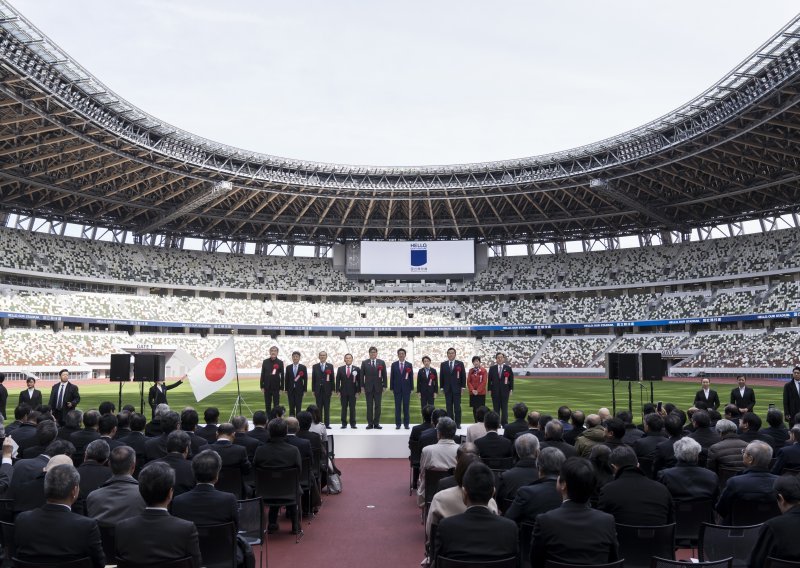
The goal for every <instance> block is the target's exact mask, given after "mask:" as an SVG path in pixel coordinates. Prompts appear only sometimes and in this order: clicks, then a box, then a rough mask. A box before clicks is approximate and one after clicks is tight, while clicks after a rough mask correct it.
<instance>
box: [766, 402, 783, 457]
mask: <svg viewBox="0 0 800 568" xmlns="http://www.w3.org/2000/svg"><path fill="white" fill-rule="evenodd" d="M767 424H769V427H768V428H764V429H763V430H762V431H761V432H762V433H763V434H766V435H768V436H770V437H771V438H772V444H771V445H772V447H773V449H774V450H775V451H778V448H782V447H783V446H784V445H786V442H788V441H789V430H788V429H787V428H786V425H785V424H784V423H783V414H782V413H781V411H780V410H778V409H777V408H771V409H770V410H768V411H767Z"/></svg>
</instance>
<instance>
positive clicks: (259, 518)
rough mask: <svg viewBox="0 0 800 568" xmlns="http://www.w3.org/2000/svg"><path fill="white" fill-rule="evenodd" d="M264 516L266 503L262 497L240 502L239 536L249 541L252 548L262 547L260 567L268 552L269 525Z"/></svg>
mask: <svg viewBox="0 0 800 568" xmlns="http://www.w3.org/2000/svg"><path fill="white" fill-rule="evenodd" d="M265 521H266V517H265V516H264V503H263V502H262V501H261V497H255V498H253V499H244V500H242V501H239V536H241V537H242V538H244V539H245V540H246V541H247V544H249V545H250V546H261V554H260V555H259V557H258V565H259V566H261V565H262V559H263V557H264V552H266V549H267V546H266V542H267V539H266V535H267V524H266V522H265Z"/></svg>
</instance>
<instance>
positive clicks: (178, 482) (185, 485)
mask: <svg viewBox="0 0 800 568" xmlns="http://www.w3.org/2000/svg"><path fill="white" fill-rule="evenodd" d="M154 461H160V462H164V463H166V464H167V465H169V466H170V467H171V468H172V469H173V470H174V471H175V486H174V488H173V493H174V496H175V497H177V496H178V495H182V494H184V493H186V492H187V491H191V490H192V488H193V487H194V486H195V480H194V471H192V462H190V461H189V460H187V459H186V458H185V457H183V454H179V453H178V452H170V453H168V454H167V455H165V456H164V457H163V458H158V459H157V460H154Z"/></svg>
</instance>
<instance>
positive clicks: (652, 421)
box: [631, 412, 666, 469]
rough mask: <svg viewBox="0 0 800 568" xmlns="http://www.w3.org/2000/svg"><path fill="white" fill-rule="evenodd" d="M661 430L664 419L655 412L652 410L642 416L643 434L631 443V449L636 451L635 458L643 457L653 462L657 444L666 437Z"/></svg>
mask: <svg viewBox="0 0 800 568" xmlns="http://www.w3.org/2000/svg"><path fill="white" fill-rule="evenodd" d="M663 430H664V419H663V418H661V416H659V415H658V414H657V413H655V412H653V413H651V414H648V415H647V416H645V417H644V436H642V437H641V438H639V439H638V440H636V441H635V442H634V443H633V444H632V445H631V447H632V448H633V451H634V452H636V457H637V458H640V459H641V458H645V459H649V460H653V462H655V456H656V452H657V451H658V445H659V444H660V443H661V442H663V441H664V440H665V439H666V436H664V431H663ZM651 469H652V468H651Z"/></svg>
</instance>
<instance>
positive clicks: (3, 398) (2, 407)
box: [0, 373, 8, 421]
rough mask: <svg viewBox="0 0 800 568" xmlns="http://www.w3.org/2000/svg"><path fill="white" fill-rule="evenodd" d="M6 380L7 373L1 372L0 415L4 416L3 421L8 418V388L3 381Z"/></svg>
mask: <svg viewBox="0 0 800 568" xmlns="http://www.w3.org/2000/svg"><path fill="white" fill-rule="evenodd" d="M5 380H6V374H5V373H0V415H2V416H3V421H5V419H6V418H8V414H6V403H8V389H6V387H5V385H4V384H3V382H4V381H5Z"/></svg>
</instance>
